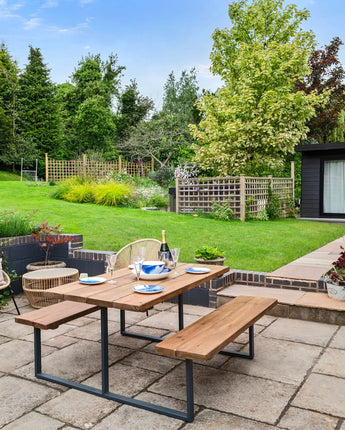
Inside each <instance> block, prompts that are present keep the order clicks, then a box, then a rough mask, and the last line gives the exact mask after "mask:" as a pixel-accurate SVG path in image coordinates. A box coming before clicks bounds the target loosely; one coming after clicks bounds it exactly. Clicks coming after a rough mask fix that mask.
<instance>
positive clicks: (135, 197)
mask: <svg viewBox="0 0 345 430" xmlns="http://www.w3.org/2000/svg"><path fill="white" fill-rule="evenodd" d="M168 203H169V198H168V194H167V192H166V191H165V190H164V189H163V188H161V187H160V186H158V185H152V186H151V187H137V188H136V189H135V191H134V192H133V194H132V195H131V197H130V200H129V205H130V206H132V207H135V208H142V207H157V208H163V207H166V206H168Z"/></svg>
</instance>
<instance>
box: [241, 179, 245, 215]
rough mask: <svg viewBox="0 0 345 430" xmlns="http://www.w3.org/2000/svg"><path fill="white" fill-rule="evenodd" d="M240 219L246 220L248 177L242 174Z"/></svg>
mask: <svg viewBox="0 0 345 430" xmlns="http://www.w3.org/2000/svg"><path fill="white" fill-rule="evenodd" d="M240 220H241V221H242V222H244V221H245V220H246V178H245V176H244V175H240Z"/></svg>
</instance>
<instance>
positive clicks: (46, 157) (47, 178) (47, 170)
mask: <svg viewBox="0 0 345 430" xmlns="http://www.w3.org/2000/svg"><path fill="white" fill-rule="evenodd" d="M45 161H46V184H48V182H49V169H48V163H49V160H48V153H47V152H46V153H45Z"/></svg>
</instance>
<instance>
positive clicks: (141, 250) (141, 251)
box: [137, 246, 146, 260]
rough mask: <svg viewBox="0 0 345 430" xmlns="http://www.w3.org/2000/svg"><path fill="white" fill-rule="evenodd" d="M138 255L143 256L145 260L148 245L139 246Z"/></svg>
mask: <svg viewBox="0 0 345 430" xmlns="http://www.w3.org/2000/svg"><path fill="white" fill-rule="evenodd" d="M137 252H138V257H141V258H142V259H143V260H145V257H146V246H139V248H138V249H137Z"/></svg>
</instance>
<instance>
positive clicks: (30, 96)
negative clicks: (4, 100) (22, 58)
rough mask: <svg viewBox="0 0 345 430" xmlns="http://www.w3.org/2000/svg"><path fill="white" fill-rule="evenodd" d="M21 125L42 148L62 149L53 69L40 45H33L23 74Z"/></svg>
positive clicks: (55, 151) (23, 132)
mask: <svg viewBox="0 0 345 430" xmlns="http://www.w3.org/2000/svg"><path fill="white" fill-rule="evenodd" d="M19 98H20V117H19V119H20V128H21V135H22V138H23V139H24V140H26V141H32V142H33V143H34V144H35V146H36V148H37V150H38V151H39V154H40V158H43V157H44V153H46V152H47V153H49V154H50V155H52V156H54V155H57V154H59V152H60V148H59V146H60V142H61V139H60V137H61V136H60V135H59V130H60V126H59V121H60V119H59V112H58V106H57V104H56V100H55V86H54V84H53V83H52V81H51V80H50V70H49V69H48V68H47V66H46V64H44V62H43V57H42V54H41V51H40V49H39V48H33V47H32V46H30V52H29V56H28V64H27V65H26V66H25V69H24V71H23V73H22V74H21V75H20V77H19Z"/></svg>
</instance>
